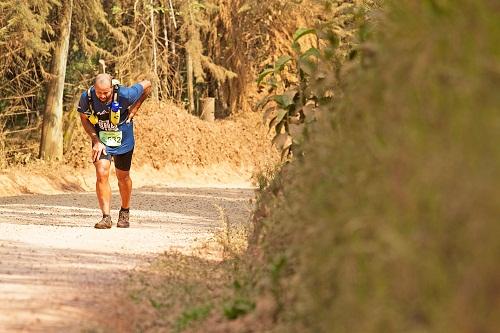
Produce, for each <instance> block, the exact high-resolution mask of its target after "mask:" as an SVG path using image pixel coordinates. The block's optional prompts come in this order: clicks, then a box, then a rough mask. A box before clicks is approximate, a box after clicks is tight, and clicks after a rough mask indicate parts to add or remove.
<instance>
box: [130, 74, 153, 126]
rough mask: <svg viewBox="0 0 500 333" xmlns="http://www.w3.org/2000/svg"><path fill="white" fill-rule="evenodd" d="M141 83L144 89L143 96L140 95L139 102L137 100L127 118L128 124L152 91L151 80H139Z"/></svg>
mask: <svg viewBox="0 0 500 333" xmlns="http://www.w3.org/2000/svg"><path fill="white" fill-rule="evenodd" d="M139 84H140V85H141V86H142V88H143V89H144V91H143V93H142V95H141V97H139V99H138V100H137V102H135V104H134V105H133V106H132V108H131V109H130V111H129V114H128V117H127V120H126V123H127V124H129V123H130V122H131V121H132V118H134V116H135V114H136V113H137V111H138V110H139V108H140V107H141V104H142V102H144V100H145V99H146V97H148V96H149V94H150V93H151V81H149V80H143V81H141V82H139Z"/></svg>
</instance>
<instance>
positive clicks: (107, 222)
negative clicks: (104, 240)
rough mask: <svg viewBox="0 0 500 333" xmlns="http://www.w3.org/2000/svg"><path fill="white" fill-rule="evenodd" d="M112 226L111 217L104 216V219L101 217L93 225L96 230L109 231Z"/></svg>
mask: <svg viewBox="0 0 500 333" xmlns="http://www.w3.org/2000/svg"><path fill="white" fill-rule="evenodd" d="M112 225H113V222H111V216H106V217H103V218H102V220H100V221H99V222H97V223H96V224H95V225H94V228H96V229H109V228H111V226H112Z"/></svg>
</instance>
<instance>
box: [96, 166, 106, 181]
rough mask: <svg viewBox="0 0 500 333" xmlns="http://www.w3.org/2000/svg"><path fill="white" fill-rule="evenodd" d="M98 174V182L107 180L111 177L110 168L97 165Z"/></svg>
mask: <svg viewBox="0 0 500 333" xmlns="http://www.w3.org/2000/svg"><path fill="white" fill-rule="evenodd" d="M96 176H97V181H98V182H106V181H108V178H109V168H106V167H97V168H96Z"/></svg>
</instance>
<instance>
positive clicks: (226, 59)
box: [0, 0, 313, 166]
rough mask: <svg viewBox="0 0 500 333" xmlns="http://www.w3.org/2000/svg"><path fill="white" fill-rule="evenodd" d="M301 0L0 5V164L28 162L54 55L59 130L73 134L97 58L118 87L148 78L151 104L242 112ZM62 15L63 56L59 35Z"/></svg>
mask: <svg viewBox="0 0 500 333" xmlns="http://www.w3.org/2000/svg"><path fill="white" fill-rule="evenodd" d="M307 3H309V2H301V1H298V2H289V1H282V0H280V1H271V2H266V3H261V2H259V1H254V0H248V1H244V0H229V1H221V0H188V1H184V0H182V1H180V0H138V1H131V0H112V1H98V0H90V1H84V2H78V1H74V0H51V1H41V0H34V1H28V2H26V1H24V2H20V3H19V2H16V1H11V0H2V1H0V125H1V126H0V136H1V138H2V140H1V142H2V144H1V146H0V163H1V166H5V165H7V164H23V163H25V162H26V161H29V160H30V159H33V158H37V155H38V154H37V151H38V147H39V141H40V135H41V127H42V126H41V124H42V118H43V114H44V110H45V109H47V110H48V112H53V111H54V107H53V106H52V105H51V103H50V102H49V100H50V96H49V95H53V92H51V91H50V89H47V87H49V86H50V84H51V80H52V81H54V80H55V79H57V77H56V76H61V74H60V73H58V72H57V71H56V67H57V66H56V65H55V62H54V60H55V59H58V56H62V55H64V56H67V59H66V60H62V61H61V62H62V63H63V65H65V70H64V71H63V73H64V72H65V75H66V76H65V80H64V94H63V101H62V103H63V106H64V107H63V109H64V117H63V118H64V131H65V132H67V131H72V129H73V128H74V126H73V125H72V123H73V122H74V121H75V117H74V116H71V112H70V111H72V110H74V107H75V103H76V102H77V98H78V96H79V95H80V93H81V92H82V91H83V90H85V89H87V88H88V86H90V85H91V84H92V79H93V78H94V77H95V75H96V74H97V73H98V72H100V71H102V66H101V65H100V64H99V60H100V59H102V60H104V61H105V65H106V68H105V70H106V71H107V72H108V73H110V74H112V75H113V76H114V77H115V78H117V79H119V80H120V81H121V82H122V83H123V84H127V85H128V84H131V83H134V82H136V81H138V80H140V79H143V78H148V79H150V80H151V81H152V82H153V88H154V89H153V98H155V99H158V100H163V101H167V100H168V101H173V102H174V103H177V104H181V105H184V106H185V107H186V109H188V110H189V112H191V113H193V114H196V115H198V114H199V112H200V110H199V100H200V98H203V97H207V96H210V97H214V98H215V102H216V107H215V113H216V114H215V115H216V117H217V118H224V117H227V116H229V115H231V114H235V113H240V112H245V111H249V110H250V109H251V108H252V106H253V104H254V103H253V99H254V98H255V96H254V95H255V91H256V88H255V84H254V80H255V75H256V74H257V73H258V71H259V70H260V68H261V66H263V65H264V64H265V63H269V62H271V61H274V59H275V55H276V54H279V53H280V50H281V49H282V48H283V46H282V44H284V43H285V42H286V43H288V34H289V33H288V31H292V28H290V27H292V26H293V27H295V25H296V23H297V22H295V20H294V14H293V13H295V14H296V13H298V12H301V9H302V8H303V6H305V5H306V6H312V3H313V2H310V3H309V4H307ZM68 13H69V15H70V16H71V17H72V20H71V25H70V33H69V36H68V38H69V40H68V43H69V46H68V51H67V54H65V53H66V52H65V51H64V50H62V48H61V43H60V42H62V41H60V39H61V38H62V36H63V34H62V33H63V31H64V29H65V26H63V21H64V20H63V19H62V18H63V17H64V16H65V15H68ZM311 16H312V14H309V13H306V14H304V15H300V19H301V20H302V21H304V20H306V19H308V18H309V17H311ZM54 73H58V74H57V75H56V74H54ZM65 138H67V139H68V138H71V135H68V134H67V133H65ZM58 140H59V138H58ZM61 141H62V139H61ZM64 146H65V147H67V146H69V143H68V142H64Z"/></svg>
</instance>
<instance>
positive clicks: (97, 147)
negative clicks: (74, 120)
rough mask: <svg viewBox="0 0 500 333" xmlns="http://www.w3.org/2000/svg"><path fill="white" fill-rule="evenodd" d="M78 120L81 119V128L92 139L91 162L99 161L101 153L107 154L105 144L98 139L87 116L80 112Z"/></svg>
mask: <svg viewBox="0 0 500 333" xmlns="http://www.w3.org/2000/svg"><path fill="white" fill-rule="evenodd" d="M80 120H81V121H82V125H83V129H84V130H85V132H87V134H88V135H89V136H90V139H91V140H92V162H96V161H99V158H100V157H101V154H104V155H107V154H106V146H105V145H104V144H103V143H102V142H101V140H99V137H98V136H97V133H96V131H95V128H94V125H92V123H91V122H90V120H89V119H88V118H87V116H86V115H84V114H83V113H80Z"/></svg>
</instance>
